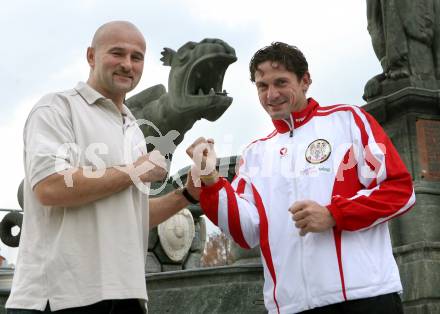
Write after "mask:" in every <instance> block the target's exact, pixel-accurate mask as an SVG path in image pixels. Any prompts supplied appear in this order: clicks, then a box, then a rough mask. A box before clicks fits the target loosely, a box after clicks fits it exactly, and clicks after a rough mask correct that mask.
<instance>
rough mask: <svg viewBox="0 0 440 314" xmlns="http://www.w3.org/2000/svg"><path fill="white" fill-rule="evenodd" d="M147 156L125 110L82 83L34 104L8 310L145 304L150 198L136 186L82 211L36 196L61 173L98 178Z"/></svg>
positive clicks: (28, 125)
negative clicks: (127, 301)
mask: <svg viewBox="0 0 440 314" xmlns="http://www.w3.org/2000/svg"><path fill="white" fill-rule="evenodd" d="M139 143H140V145H138V144H139ZM142 153H146V146H145V141H144V139H143V135H142V132H141V131H140V129H139V127H138V125H137V124H136V122H135V118H134V117H133V115H132V114H131V113H130V111H129V110H128V108H126V107H125V106H124V109H123V114H121V113H120V112H119V111H118V110H117V107H116V106H115V104H114V103H113V102H112V101H111V100H109V99H105V98H104V97H103V96H102V95H100V94H99V93H98V92H96V91H95V90H93V89H92V88H91V87H90V86H88V85H87V84H85V83H78V85H77V86H76V87H75V88H74V89H72V90H68V91H65V92H60V93H55V94H49V95H46V96H44V97H43V98H42V99H41V100H40V101H39V102H38V103H37V104H36V105H35V106H34V108H33V109H32V111H31V113H30V114H29V117H28V119H27V122H26V125H25V128H24V166H25V175H26V179H25V184H24V208H25V211H24V212H25V213H24V219H23V227H22V232H21V239H20V247H19V252H18V259H17V265H16V269H15V274H14V279H13V283H12V289H11V294H10V297H9V299H8V301H7V303H6V307H7V308H25V309H36V310H44V308H45V307H46V303H47V301H49V303H50V307H51V309H52V310H59V309H63V308H69V307H78V306H85V305H89V304H93V303H96V302H99V301H101V300H105V299H123V298H138V299H143V300H146V299H147V291H146V284H145V267H144V265H145V264H144V252H145V251H146V248H147V243H148V195H147V194H145V193H142V192H141V191H140V190H139V189H138V188H136V187H135V186H131V187H129V188H127V189H125V190H123V191H121V192H119V193H116V194H114V195H112V196H109V197H107V198H104V199H101V200H98V201H96V202H93V203H90V204H87V205H84V206H79V207H72V208H67V207H58V208H56V207H50V206H42V205H41V204H40V203H39V201H38V200H37V199H36V197H35V194H34V193H33V192H32V189H33V187H35V185H36V184H37V183H38V182H39V181H41V180H42V179H44V178H46V177H47V176H49V175H51V174H53V173H56V172H58V171H61V170H65V169H71V168H73V167H76V166H79V167H84V168H86V169H87V170H89V172H88V175H99V172H98V171H102V170H104V169H105V168H106V167H112V166H115V165H122V164H127V162H133V161H135V160H136V159H137V158H138V157H139V156H140V155H141V154H142ZM65 179H66V180H65V181H66V183H69V177H68V176H65ZM144 244H145V249H144ZM141 303H142V302H141Z"/></svg>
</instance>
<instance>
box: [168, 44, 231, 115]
mask: <svg viewBox="0 0 440 314" xmlns="http://www.w3.org/2000/svg"><path fill="white" fill-rule="evenodd" d="M162 56H163V57H162V58H161V61H162V62H163V64H164V65H167V66H170V67H171V71H170V74H169V79H168V93H169V94H170V95H171V96H172V97H173V98H175V100H176V101H173V102H171V103H170V105H172V106H174V108H175V109H176V110H177V111H178V112H182V111H197V110H201V112H202V113H203V114H202V116H201V117H203V118H205V119H207V120H209V121H215V120H216V119H218V118H219V117H220V116H221V115H222V114H223V112H224V111H225V110H226V109H227V108H228V107H229V105H230V104H231V103H232V97H228V95H227V93H226V91H225V90H223V78H224V75H225V72H226V69H227V68H228V66H229V65H230V64H231V63H233V62H235V61H236V60H237V57H236V56H235V50H234V49H233V48H232V47H231V46H229V45H228V44H227V43H225V42H224V41H223V40H220V39H209V38H207V39H203V40H202V41H200V42H198V43H196V42H192V41H190V42H187V43H186V44H184V45H183V46H182V47H180V48H179V49H178V50H177V52H176V51H174V50H172V49H170V48H164V50H163V51H162Z"/></svg>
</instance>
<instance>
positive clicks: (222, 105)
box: [126, 39, 237, 159]
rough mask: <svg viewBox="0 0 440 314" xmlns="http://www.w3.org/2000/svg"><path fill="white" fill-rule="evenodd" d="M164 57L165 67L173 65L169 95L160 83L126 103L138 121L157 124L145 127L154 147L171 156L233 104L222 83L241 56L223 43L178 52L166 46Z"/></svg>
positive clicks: (186, 47)
mask: <svg viewBox="0 0 440 314" xmlns="http://www.w3.org/2000/svg"><path fill="white" fill-rule="evenodd" d="M162 55H163V57H162V58H161V61H162V62H163V64H164V65H166V66H170V67H171V71H170V74H169V78H168V92H166V90H165V87H164V86H163V85H161V84H159V85H155V86H153V87H150V88H147V89H146V90H144V91H142V92H141V93H139V94H137V95H135V96H133V97H131V98H129V99H127V101H126V103H127V106H128V107H129V108H130V110H131V111H132V112H133V114H134V116H135V117H136V118H137V119H145V120H147V121H150V122H153V124H154V125H151V124H150V123H146V124H143V125H141V129H142V132H143V133H144V135H145V136H146V141H147V144H149V146H150V147H149V148H150V149H151V148H153V147H155V148H156V149H158V150H160V151H161V153H162V154H164V155H168V156H169V157H171V155H172V154H173V152H174V150H175V149H176V146H177V145H178V144H179V143H181V142H182V140H183V136H184V134H185V133H186V132H187V131H188V130H189V129H191V128H192V126H193V125H194V123H195V122H196V121H197V120H200V119H201V118H204V119H207V120H209V121H215V120H217V119H218V118H219V117H220V116H221V115H222V114H223V113H224V112H225V110H226V109H227V108H228V107H229V106H230V104H231V103H232V98H231V97H228V96H227V93H226V91H225V90H223V89H222V85H223V78H224V75H225V72H226V69H227V68H228V66H229V65H230V64H231V63H233V62H235V61H236V60H237V57H236V56H235V50H234V49H233V48H232V47H231V46H229V45H228V44H227V43H225V42H224V41H222V40H220V39H203V40H202V41H200V42H198V43H196V42H192V41H190V42H187V43H186V44H185V45H183V46H182V47H180V48H179V49H178V50H177V52H176V51H174V50H172V49H170V48H165V49H164V50H163V51H162ZM176 131H177V132H176ZM169 159H171V158H169Z"/></svg>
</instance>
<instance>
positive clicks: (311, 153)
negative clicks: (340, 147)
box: [306, 139, 332, 164]
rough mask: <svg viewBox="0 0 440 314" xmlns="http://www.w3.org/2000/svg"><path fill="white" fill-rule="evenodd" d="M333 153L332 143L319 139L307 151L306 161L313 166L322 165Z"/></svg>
mask: <svg viewBox="0 0 440 314" xmlns="http://www.w3.org/2000/svg"><path fill="white" fill-rule="evenodd" d="M331 153H332V147H331V146H330V143H329V142H328V141H326V140H324V139H318V140H315V141H313V142H312V143H310V144H309V146H308V147H307V149H306V160H307V161H308V162H309V163H311V164H320V163H322V162H324V161H326V160H327V159H328V158H329V157H330V154H331Z"/></svg>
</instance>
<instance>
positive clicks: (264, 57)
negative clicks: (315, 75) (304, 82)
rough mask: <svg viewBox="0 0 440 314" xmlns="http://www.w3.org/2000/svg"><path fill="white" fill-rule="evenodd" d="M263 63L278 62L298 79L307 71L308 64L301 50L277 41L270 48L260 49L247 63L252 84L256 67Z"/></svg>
mask: <svg viewBox="0 0 440 314" xmlns="http://www.w3.org/2000/svg"><path fill="white" fill-rule="evenodd" d="M265 61H273V62H278V63H280V64H282V65H284V67H285V68H286V70H287V71H290V72H293V73H295V74H296V76H297V77H298V79H301V78H302V77H303V76H304V74H305V73H306V72H307V71H308V70H309V64H308V63H307V60H306V58H305V57H304V55H303V53H302V52H301V50H299V49H298V48H297V47H296V46H291V45H288V44H285V43H282V42H278V41H277V42H273V43H272V44H271V45H270V46H266V47H263V48H261V49H260V50H258V51H257V52H256V53H255V54H254V56H253V57H252V59H251V62H250V63H249V71H250V73H251V81H252V82H255V72H256V71H257V68H258V65H260V64H261V63H263V62H265Z"/></svg>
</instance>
